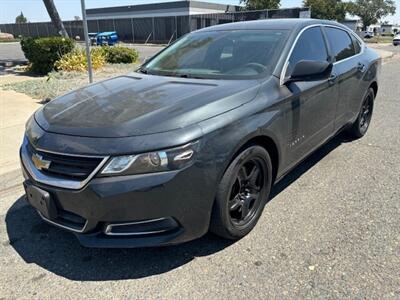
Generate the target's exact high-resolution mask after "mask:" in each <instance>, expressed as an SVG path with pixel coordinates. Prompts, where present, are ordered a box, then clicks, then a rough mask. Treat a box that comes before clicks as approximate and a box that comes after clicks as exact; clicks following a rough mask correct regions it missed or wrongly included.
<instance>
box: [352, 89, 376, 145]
mask: <svg viewBox="0 0 400 300" xmlns="http://www.w3.org/2000/svg"><path fill="white" fill-rule="evenodd" d="M374 99H375V93H374V90H373V89H372V88H369V89H368V92H367V94H366V95H365V96H364V99H363V102H362V104H361V108H360V112H359V114H358V117H357V120H356V121H355V122H354V124H353V125H352V126H351V127H350V129H349V133H350V134H351V136H352V137H353V138H356V139H358V138H361V137H363V136H364V135H365V134H366V133H367V131H368V128H369V125H370V123H371V119H372V112H373V109H374Z"/></svg>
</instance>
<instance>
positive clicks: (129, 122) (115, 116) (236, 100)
mask: <svg viewBox="0 0 400 300" xmlns="http://www.w3.org/2000/svg"><path fill="white" fill-rule="evenodd" d="M258 87H259V83H258V81H256V80H205V79H187V78H174V77H163V76H152V75H142V74H138V73H133V74H131V75H126V76H120V77H115V78H112V79H109V80H105V81H102V82H99V83H95V84H92V85H89V86H87V87H84V88H81V89H78V90H75V91H73V92H70V93H68V94H66V95H64V96H61V97H58V98H56V99H54V100H52V101H51V102H49V103H48V104H46V105H45V106H44V107H43V108H42V109H40V110H39V111H38V112H37V113H36V114H35V119H36V121H37V122H38V124H39V125H40V126H41V127H42V128H43V129H44V130H45V131H48V132H53V133H61V134H68V135H77V136H87V137H125V136H136V135H146V134H154V133H160V132H166V131H170V130H174V129H178V128H183V127H186V126H189V125H192V124H195V123H198V122H201V121H203V120H205V119H208V118H211V117H214V116H216V115H218V114H222V113H224V112H226V111H229V110H232V109H234V108H236V107H238V106H240V105H243V104H244V103H246V102H249V101H251V100H252V99H254V97H255V96H256V94H257V91H258Z"/></svg>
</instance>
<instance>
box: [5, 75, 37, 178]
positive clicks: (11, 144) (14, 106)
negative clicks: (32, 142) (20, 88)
mask: <svg viewBox="0 0 400 300" xmlns="http://www.w3.org/2000/svg"><path fill="white" fill-rule="evenodd" d="M5 77H7V78H5ZM5 80H6V81H7V82H9V81H10V80H13V79H12V78H11V76H10V77H9V76H4V77H0V83H4V82H5ZM15 80H22V78H21V77H17V78H16V79H15ZM40 106H41V104H39V103H38V100H34V99H32V98H30V97H29V96H27V95H25V94H20V93H17V92H14V91H4V90H1V89H0V153H1V155H0V176H1V175H3V174H5V173H8V172H11V171H15V170H18V169H19V154H18V153H19V147H20V145H21V142H22V138H23V135H24V130H25V123H26V121H27V120H28V118H29V117H30V116H31V115H32V113H33V112H34V111H35V110H36V109H38V108H39V107H40Z"/></svg>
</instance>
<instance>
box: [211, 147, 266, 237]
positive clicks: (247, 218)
mask: <svg viewBox="0 0 400 300" xmlns="http://www.w3.org/2000/svg"><path fill="white" fill-rule="evenodd" d="M271 185H272V163H271V159H270V156H269V154H268V152H267V151H266V150H265V149H264V148H263V147H261V146H257V145H254V146H250V147H248V148H246V149H244V150H243V151H242V152H241V153H240V154H239V155H238V156H237V157H236V158H235V159H234V160H233V161H232V162H231V164H230V165H229V167H228V168H227V170H226V171H225V173H224V175H223V177H222V180H221V182H220V184H219V187H218V190H217V196H216V199H215V203H214V207H213V212H212V217H211V224H210V231H211V232H213V233H215V234H217V235H219V236H222V237H224V238H228V239H239V238H241V237H243V236H245V235H246V234H247V233H249V232H250V231H251V230H252V229H253V227H254V226H255V225H256V223H257V221H258V219H259V218H260V216H261V213H262V211H263V209H264V206H265V203H266V201H267V199H268V196H269V193H270V190H271Z"/></svg>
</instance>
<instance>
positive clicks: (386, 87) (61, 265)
mask: <svg viewBox="0 0 400 300" xmlns="http://www.w3.org/2000/svg"><path fill="white" fill-rule="evenodd" d="M399 68H400V60H399V58H398V57H394V58H393V59H391V60H390V61H387V62H386V63H385V64H384V65H383V67H382V73H381V82H380V86H379V93H378V97H377V99H376V102H375V109H374V115H373V119H372V124H371V127H370V129H369V132H368V134H367V135H366V136H365V137H364V138H362V139H360V140H357V141H352V142H351V141H349V140H347V139H346V137H345V136H344V135H340V136H338V137H336V138H334V139H333V140H332V141H330V142H329V143H328V144H326V145H325V146H323V147H322V148H320V149H319V150H318V151H317V152H315V153H314V154H313V155H312V156H311V157H309V158H308V159H307V160H306V161H305V162H304V163H302V164H301V165H300V166H298V167H297V168H296V169H295V170H294V171H293V172H291V173H290V174H289V175H288V176H287V177H285V179H284V180H283V181H281V182H280V183H279V184H278V185H277V186H275V187H274V189H273V195H272V199H271V201H269V203H268V204H267V205H266V207H265V210H264V213H263V215H262V217H261V219H260V221H259V223H258V225H257V226H256V227H255V229H254V230H253V231H252V232H251V233H250V234H249V235H248V236H246V237H245V238H243V239H242V240H240V241H237V242H229V241H224V240H221V239H219V238H217V237H215V236H213V235H206V236H205V237H203V238H201V239H199V240H196V241H193V242H189V243H187V244H184V245H179V246H173V247H164V248H151V249H128V250H127V249H125V250H124V249H114V250H112V249H86V248H83V247H81V246H80V245H79V244H78V242H77V241H76V239H75V237H74V236H73V235H72V234H70V233H67V232H64V231H62V230H60V229H57V228H54V227H52V226H49V225H47V224H45V223H43V222H42V221H41V220H40V218H39V217H38V216H37V214H36V213H35V212H34V211H33V209H31V208H30V207H29V206H28V205H27V204H26V202H25V200H24V196H23V190H22V186H21V176H20V174H19V172H10V173H7V174H5V175H2V176H1V179H0V270H1V272H0V299H14V298H25V299H61V298H62V299H76V298H87V299H120V298H129V299H154V298H162V299H223V298H232V299H303V298H307V299H310V298H319V299H400V217H399V216H400V188H399V187H400V167H399V166H400V151H399V149H400V136H399V133H400V122H399V115H400V103H399V101H400V100H399V94H400V86H399V85H398V82H397V81H398V76H399ZM0 92H1V91H0Z"/></svg>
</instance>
